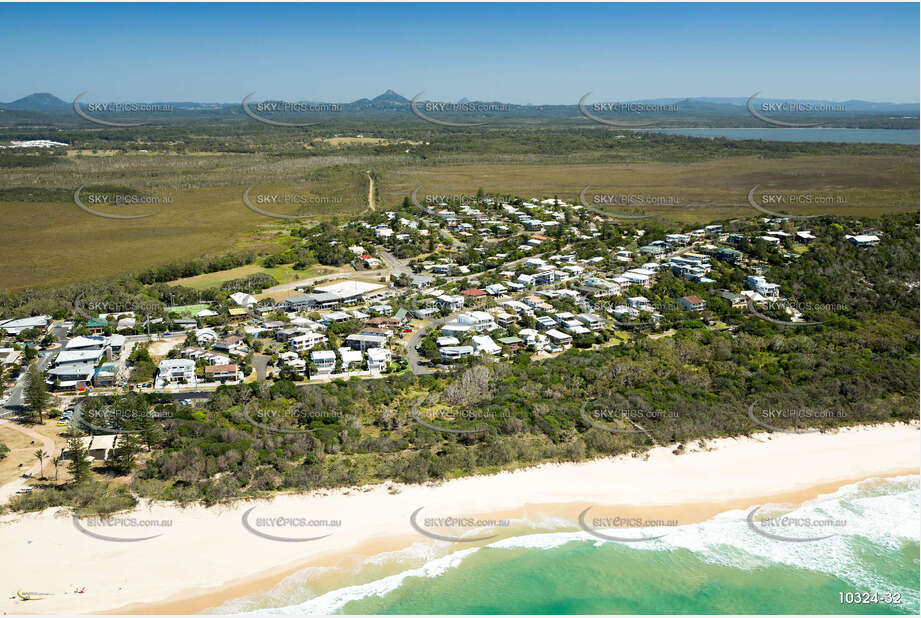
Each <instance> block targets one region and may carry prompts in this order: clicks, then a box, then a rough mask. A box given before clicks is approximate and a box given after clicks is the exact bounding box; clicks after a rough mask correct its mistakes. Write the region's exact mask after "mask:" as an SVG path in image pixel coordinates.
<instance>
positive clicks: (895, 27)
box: [0, 3, 919, 104]
mask: <svg viewBox="0 0 921 618" xmlns="http://www.w3.org/2000/svg"><path fill="white" fill-rule="evenodd" d="M918 19H919V5H918V4H917V3H903V4H894V3H891V4H883V3H873V4H863V3H860V4H857V3H840V4H828V3H823V4H786V3H772V4H571V3H570V4H258V5H256V4H195V5H193V4H182V5H179V4H146V5H141V4H96V5H78V4H36V5H23V4H16V5H14V4H0V25H2V26H0V27H2V32H3V34H2V36H0V54H2V58H4V62H3V63H2V65H0V101H11V100H14V99H17V98H19V97H22V96H25V95H27V94H30V93H32V92H51V93H53V94H55V95H57V96H59V97H61V98H62V99H65V100H72V99H73V97H75V96H76V95H77V94H79V93H80V92H83V91H84V90H87V91H89V94H88V95H87V96H86V98H85V100H86V101H113V100H115V101H118V100H139V101H167V100H172V101H215V102H239V101H240V100H241V99H242V98H243V97H244V96H245V95H246V94H248V93H250V92H253V91H256V93H257V95H256V100H260V99H263V98H279V99H285V100H314V101H336V102H345V101H352V100H354V99H357V98H361V97H366V96H367V97H373V96H376V95H378V94H380V93H381V92H383V91H384V90H386V89H388V88H392V89H394V90H396V91H397V92H399V93H400V94H402V95H404V96H406V97H412V96H413V95H415V94H416V93H417V92H419V91H425V96H424V99H431V100H440V101H444V100H447V101H453V100H457V99H459V98H461V97H469V98H472V99H479V100H501V101H506V102H511V103H567V104H572V103H575V102H576V101H577V100H578V99H579V97H581V96H582V95H583V94H585V93H586V92H588V91H592V92H593V95H592V97H591V100H593V101H600V100H607V101H615V100H631V99H638V98H656V97H703V96H740V97H741V96H749V95H750V94H752V93H754V92H755V91H758V90H760V91H762V95H761V96H762V97H769V98H820V99H832V100H846V99H865V100H873V101H894V102H916V101H918V99H919V95H918V92H919V61H918V57H919V34H918Z"/></svg>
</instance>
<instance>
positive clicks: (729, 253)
mask: <svg viewBox="0 0 921 618" xmlns="http://www.w3.org/2000/svg"><path fill="white" fill-rule="evenodd" d="M714 255H715V256H716V259H718V260H722V261H724V262H729V263H731V264H737V263H739V262H741V261H742V258H743V257H745V254H744V253H742V252H741V251H736V250H735V249H728V248H726V247H717V249H716V251H714Z"/></svg>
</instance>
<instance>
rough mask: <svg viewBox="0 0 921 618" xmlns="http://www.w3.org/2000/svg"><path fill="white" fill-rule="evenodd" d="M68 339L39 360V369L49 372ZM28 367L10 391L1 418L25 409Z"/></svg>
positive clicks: (23, 369)
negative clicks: (24, 396) (24, 395)
mask: <svg viewBox="0 0 921 618" xmlns="http://www.w3.org/2000/svg"><path fill="white" fill-rule="evenodd" d="M67 341H68V340H67V339H65V340H63V341H61V344H60V346H59V347H57V348H54V349H52V350H45V355H44V356H40V357H39V358H37V359H36V360H37V362H38V368H39V369H41V370H42V371H47V369H48V366H49V365H51V361H53V360H54V359H55V357H57V355H58V352H60V351H61V350H63V349H64V346H65V345H66V344H67ZM28 374H29V372H28V366H26V367H23V368H22V370H21V373H20V374H19V378H17V379H16V384H14V385H13V387H12V388H11V389H10V390H9V394H10V398H9V399H8V400H7V402H6V403H5V404H4V405H3V406H0V418H2V417H4V416H10V415H11V414H13V413H15V412H19V411H21V410H22V409H23V408H24V407H25V399H24V398H23V392H24V391H25V388H26V377H27V376H28Z"/></svg>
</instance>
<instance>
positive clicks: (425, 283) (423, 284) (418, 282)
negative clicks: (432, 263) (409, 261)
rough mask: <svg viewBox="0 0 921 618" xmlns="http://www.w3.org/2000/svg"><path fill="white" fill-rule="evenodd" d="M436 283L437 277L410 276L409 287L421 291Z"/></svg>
mask: <svg viewBox="0 0 921 618" xmlns="http://www.w3.org/2000/svg"><path fill="white" fill-rule="evenodd" d="M434 282H435V277H429V276H428V275H410V277H409V285H410V286H412V287H414V288H416V289H419V290H421V289H422V288H427V287H429V286H430V285H432V284H433V283H434Z"/></svg>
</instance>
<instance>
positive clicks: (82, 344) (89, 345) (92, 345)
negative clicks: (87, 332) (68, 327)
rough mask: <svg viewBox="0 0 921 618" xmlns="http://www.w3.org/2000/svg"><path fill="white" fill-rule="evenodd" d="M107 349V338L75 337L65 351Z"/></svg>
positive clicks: (68, 343)
mask: <svg viewBox="0 0 921 618" xmlns="http://www.w3.org/2000/svg"><path fill="white" fill-rule="evenodd" d="M105 347H106V338H105V337H99V336H96V337H74V338H73V339H71V340H70V341H68V342H67V344H66V345H65V346H64V350H66V351H70V350H104V349H105Z"/></svg>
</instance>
